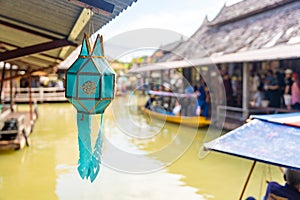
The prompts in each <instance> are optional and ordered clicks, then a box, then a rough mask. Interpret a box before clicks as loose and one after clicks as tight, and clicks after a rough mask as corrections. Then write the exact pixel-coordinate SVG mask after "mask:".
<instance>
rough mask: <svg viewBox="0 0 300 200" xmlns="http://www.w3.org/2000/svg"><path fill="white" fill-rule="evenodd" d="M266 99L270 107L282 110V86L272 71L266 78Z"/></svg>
mask: <svg viewBox="0 0 300 200" xmlns="http://www.w3.org/2000/svg"><path fill="white" fill-rule="evenodd" d="M265 91H266V99H267V100H268V101H269V107H274V108H280V100H281V98H280V86H279V82H278V79H277V77H276V76H275V74H274V72H273V71H272V70H269V71H268V72H267V76H266V78H265Z"/></svg>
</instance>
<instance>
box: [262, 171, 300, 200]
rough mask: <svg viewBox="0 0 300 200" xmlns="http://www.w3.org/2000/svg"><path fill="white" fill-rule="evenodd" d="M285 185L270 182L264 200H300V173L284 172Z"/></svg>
mask: <svg viewBox="0 0 300 200" xmlns="http://www.w3.org/2000/svg"><path fill="white" fill-rule="evenodd" d="M284 180H285V181H286V183H285V185H284V186H283V185H280V184H278V183H277V182H269V184H268V187H267V191H266V194H265V197H264V200H299V199H300V171H299V170H293V169H286V170H285V172H284Z"/></svg>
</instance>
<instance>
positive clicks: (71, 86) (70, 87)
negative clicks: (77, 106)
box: [66, 74, 77, 98]
mask: <svg viewBox="0 0 300 200" xmlns="http://www.w3.org/2000/svg"><path fill="white" fill-rule="evenodd" d="M76 82H77V80H76V74H67V78H66V87H67V88H66V96H67V97H74V98H75V97H76V89H77V88H76Z"/></svg>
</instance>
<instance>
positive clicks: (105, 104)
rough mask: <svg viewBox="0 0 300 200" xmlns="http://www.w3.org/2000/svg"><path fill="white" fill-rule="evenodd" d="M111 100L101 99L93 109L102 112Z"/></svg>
mask: <svg viewBox="0 0 300 200" xmlns="http://www.w3.org/2000/svg"><path fill="white" fill-rule="evenodd" d="M110 102H111V100H102V101H101V102H100V103H99V104H98V106H97V107H96V109H95V112H96V113H98V114H99V113H104V111H105V109H106V107H107V106H108V105H109V104H110Z"/></svg>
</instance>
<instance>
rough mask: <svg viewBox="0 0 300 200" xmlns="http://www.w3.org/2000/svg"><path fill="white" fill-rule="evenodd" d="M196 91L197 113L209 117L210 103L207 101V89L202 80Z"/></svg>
mask: <svg viewBox="0 0 300 200" xmlns="http://www.w3.org/2000/svg"><path fill="white" fill-rule="evenodd" d="M195 93H196V95H197V104H196V107H195V114H196V115H197V116H199V115H203V116H204V117H208V104H207V102H206V100H207V97H206V91H205V84H204V82H203V81H201V83H200V87H199V88H195Z"/></svg>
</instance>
